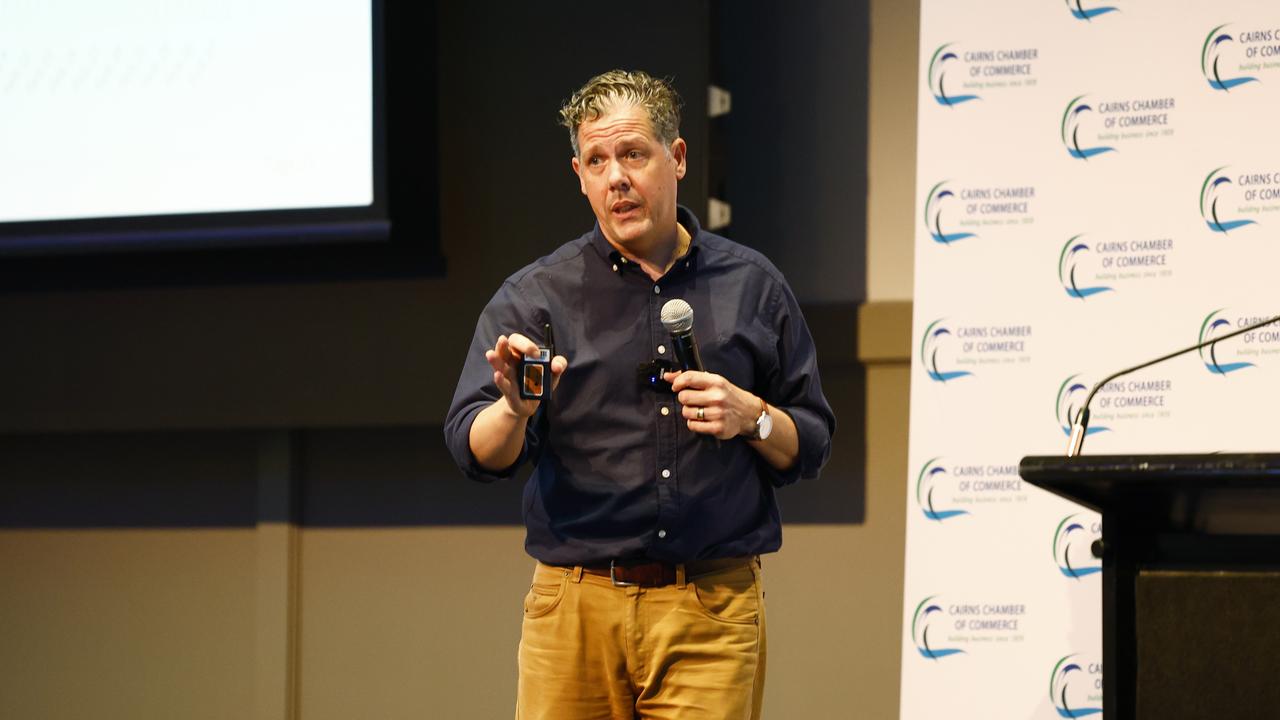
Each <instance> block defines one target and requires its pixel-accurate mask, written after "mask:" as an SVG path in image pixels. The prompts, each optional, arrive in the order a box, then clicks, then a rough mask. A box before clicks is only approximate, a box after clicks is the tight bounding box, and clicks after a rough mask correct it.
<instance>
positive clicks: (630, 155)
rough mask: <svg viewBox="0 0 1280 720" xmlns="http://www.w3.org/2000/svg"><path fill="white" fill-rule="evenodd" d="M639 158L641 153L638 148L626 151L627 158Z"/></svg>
mask: <svg viewBox="0 0 1280 720" xmlns="http://www.w3.org/2000/svg"><path fill="white" fill-rule="evenodd" d="M640 158H641V154H640V151H639V150H632V151H630V152H628V153H627V159H628V160H639V159H640Z"/></svg>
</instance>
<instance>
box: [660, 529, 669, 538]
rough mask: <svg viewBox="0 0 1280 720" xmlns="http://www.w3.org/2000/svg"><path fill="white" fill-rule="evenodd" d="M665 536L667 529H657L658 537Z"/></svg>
mask: <svg viewBox="0 0 1280 720" xmlns="http://www.w3.org/2000/svg"><path fill="white" fill-rule="evenodd" d="M666 536H667V531H666V530H659V531H658V537H660V538H664V537H666Z"/></svg>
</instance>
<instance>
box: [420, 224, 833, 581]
mask: <svg viewBox="0 0 1280 720" xmlns="http://www.w3.org/2000/svg"><path fill="white" fill-rule="evenodd" d="M678 220H679V222H680V224H681V225H683V226H684V227H685V229H686V230H688V231H689V233H690V234H691V235H692V237H693V241H692V244H691V246H690V248H689V251H688V253H686V254H685V255H684V256H683V257H681V258H680V259H679V260H678V261H677V262H676V264H675V265H674V266H673V267H672V268H671V270H670V271H669V272H667V274H666V275H664V276H663V277H662V278H661V279H660V280H658V281H657V282H654V281H653V280H651V279H650V278H649V277H648V276H647V275H646V274H645V273H644V271H643V270H641V269H640V267H639V266H637V265H636V264H635V263H632V262H629V261H626V260H625V258H624V257H623V256H622V255H621V254H620V253H618V252H617V250H615V249H614V248H613V246H612V245H610V244H609V242H608V241H607V240H606V239H605V237H604V235H603V234H601V232H600V227H599V225H598V224H597V225H596V227H595V229H594V230H592V232H590V233H587V234H586V235H583V236H582V237H580V238H578V239H577V240H574V241H573V242H570V243H568V244H566V245H564V246H562V247H561V248H560V249H558V250H557V251H555V252H554V253H552V254H550V255H548V256H546V257H544V258H541V259H540V260H538V261H536V262H534V263H533V264H531V265H529V266H527V267H525V268H523V269H522V270H520V271H519V272H517V273H515V274H514V275H512V276H511V277H509V278H508V279H507V280H506V281H505V282H504V283H503V284H502V287H501V288H499V290H498V292H497V294H495V295H494V297H493V299H492V300H490V301H489V304H488V306H487V307H486V308H485V309H484V312H483V314H481V316H480V320H479V322H478V323H477V325H476V333H475V337H474V339H473V340H472V343H471V348H470V350H469V351H468V354H467V359H466V364H465V366H464V367H463V370H462V376H461V377H460V378H459V379H458V388H457V391H456V392H455V393H454V397H453V403H452V405H451V406H450V408H449V415H448V417H447V419H446V421H445V439H446V442H447V443H448V446H449V449H450V452H451V453H452V454H453V457H454V459H455V460H456V461H457V462H458V465H459V467H461V468H462V470H463V472H465V473H466V474H467V475H468V476H469V477H471V478H473V479H477V480H493V479H497V478H501V477H507V476H510V475H511V474H513V473H514V472H515V471H516V470H517V469H518V468H519V466H520V465H521V464H522V463H524V462H525V461H526V460H529V459H533V460H534V462H535V463H536V465H535V469H534V472H533V474H532V475H531V476H530V478H529V480H528V482H527V484H526V485H525V488H524V509H523V515H524V520H525V525H526V527H527V530H528V534H527V535H526V539H525V548H526V549H527V550H528V552H529V554H530V555H532V556H533V557H535V558H537V559H538V560H541V561H543V562H545V563H548V564H553V565H599V564H607V563H608V562H609V561H610V560H613V559H628V560H629V559H641V558H649V559H654V560H665V561H668V562H684V561H689V560H695V559H708V558H719V557H733V556H742V555H754V554H759V553H767V552H772V551H774V550H777V549H778V548H779V547H780V546H781V544H782V527H781V519H780V517H779V513H778V505H777V501H776V500H775V498H774V489H775V488H776V487H780V486H782V485H786V484H789V483H792V482H794V481H795V480H796V479H797V478H801V477H804V478H812V477H816V476H817V474H818V470H819V469H820V468H821V467H822V465H823V464H824V463H825V462H826V460H827V457H828V455H829V454H830V448H831V434H832V432H833V431H834V429H835V416H834V415H833V414H832V412H831V407H830V406H829V405H828V404H827V401H826V398H825V397H823V394H822V383H821V382H820V381H819V379H818V364H817V357H816V352H815V349H814V346H813V339H812V337H811V336H810V334H809V329H808V327H807V326H806V325H805V322H804V317H803V316H802V315H801V313H800V308H799V306H798V305H797V303H796V299H795V296H794V295H793V294H792V293H791V289H790V288H789V287H788V286H787V284H786V281H785V280H784V279H783V277H782V274H781V273H779V272H778V269H777V268H775V267H774V266H773V264H772V263H770V262H769V261H768V260H767V259H765V257H764V256H763V255H761V254H760V253H758V252H756V251H754V250H751V249H749V248H746V247H743V246H741V245H738V244H737V243H734V242H732V241H730V240H727V239H725V238H722V237H719V236H717V235H714V234H711V233H709V232H706V231H704V230H702V229H701V228H700V227H699V225H698V221H697V219H696V218H695V217H694V216H693V214H692V213H690V212H689V211H688V210H687V209H685V208H683V207H681V208H679V211H678ZM672 298H683V299H684V300H685V301H687V302H688V303H689V304H690V305H691V306H692V307H693V311H694V326H693V330H694V336H695V337H696V338H697V340H698V343H699V347H700V350H701V353H702V359H703V362H704V364H705V366H706V368H707V371H708V372H714V373H718V374H720V375H723V376H724V377H726V378H727V379H728V380H729V381H730V382H732V383H733V384H735V385H737V386H738V387H740V388H743V389H746V390H749V391H751V392H752V393H755V394H756V395H759V396H760V397H762V398H764V399H765V400H766V401H767V402H768V403H769V405H770V406H771V407H772V408H773V411H774V412H778V411H781V412H785V413H787V414H788V415H789V416H790V417H791V418H792V420H794V421H795V425H796V430H797V432H798V434H799V440H800V454H799V457H798V459H797V460H796V462H795V464H794V465H793V466H792V467H791V468H790V469H788V470H787V471H785V472H778V471H776V470H774V469H773V468H772V467H770V466H769V465H768V464H767V463H766V462H765V461H764V460H763V459H762V458H761V457H760V456H759V455H758V454H757V453H756V451H755V450H753V449H752V448H751V447H750V445H748V444H747V441H746V440H745V439H744V438H734V439H732V440H726V441H722V442H720V443H719V444H717V443H716V442H715V441H714V440H713V439H711V438H709V437H708V436H704V435H698V434H696V433H694V432H692V431H690V430H689V428H688V426H687V425H686V423H685V420H684V418H683V417H682V416H681V414H680V406H679V404H678V403H677V401H676V398H675V396H673V395H671V394H670V393H669V392H666V393H664V392H660V391H656V390H654V389H652V388H649V387H645V386H643V385H642V384H641V382H639V378H638V377H637V367H638V366H640V365H642V364H644V363H646V362H649V361H652V360H655V359H666V360H670V361H673V362H674V359H675V358H674V356H673V354H672V348H671V337H670V335H668V334H667V332H666V330H665V328H664V327H663V325H662V322H661V320H660V319H659V317H660V316H659V312H660V310H661V308H662V305H663V304H664V303H665V302H667V301H668V300H670V299H672ZM547 322H550V323H551V325H552V328H553V330H554V332H555V345H556V351H557V353H558V354H561V355H564V356H565V357H566V358H567V359H568V360H569V366H568V369H567V370H566V371H565V373H564V375H563V377H562V378H561V381H560V384H559V386H558V387H557V389H556V391H555V394H554V395H553V397H552V398H551V400H550V401H549V402H547V403H545V404H544V406H543V407H542V408H540V409H539V411H538V413H539V415H535V418H534V420H532V421H530V423H529V425H528V429H527V430H526V435H525V443H524V449H523V450H522V451H521V453H520V457H519V458H518V459H517V460H516V462H515V463H514V464H513V465H512V466H511V467H510V468H507V469H506V470H505V471H503V472H499V473H490V472H487V471H485V470H484V469H483V468H481V467H480V466H479V465H478V464H476V462H475V458H474V456H473V455H472V453H471V448H470V443H469V441H468V438H469V435H470V432H471V423H472V422H473V421H474V420H475V417H476V415H477V414H478V413H479V412H480V411H481V410H482V409H483V408H484V407H485V406H487V405H488V404H490V403H492V402H493V401H494V400H496V399H497V398H498V397H500V393H499V391H498V389H497V387H496V386H495V385H494V384H493V370H492V368H490V366H489V364H488V362H486V361H485V359H484V353H485V350H486V349H489V348H492V347H493V345H494V343H495V342H496V341H497V339H498V336H499V335H503V334H507V335H509V334H511V333H517V332H518V333H521V334H523V335H525V336H527V337H529V338H530V339H532V340H534V341H535V342H538V343H539V344H540V345H544V342H543V329H542V328H543V325H544V324H545V323H547ZM540 416H542V417H540Z"/></svg>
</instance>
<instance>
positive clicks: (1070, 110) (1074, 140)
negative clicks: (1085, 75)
mask: <svg viewBox="0 0 1280 720" xmlns="http://www.w3.org/2000/svg"><path fill="white" fill-rule="evenodd" d="M1085 97H1086V96H1084V95H1080V96H1078V97H1075V98H1073V99H1072V100H1071V102H1069V103H1067V109H1066V110H1064V111H1062V127H1061V133H1062V144H1063V146H1064V147H1066V148H1067V154H1068V155H1070V156H1071V157H1073V158H1076V159H1077V160H1088V159H1089V158H1091V157H1093V156H1094V155H1101V154H1102V153H1107V152H1115V148H1113V147H1109V146H1106V145H1095V146H1093V147H1082V146H1081V145H1080V125H1081V124H1082V123H1083V122H1084V119H1085V117H1086V116H1085V113H1092V112H1093V107H1092V106H1090V105H1089V104H1088V103H1086V102H1084V99H1085Z"/></svg>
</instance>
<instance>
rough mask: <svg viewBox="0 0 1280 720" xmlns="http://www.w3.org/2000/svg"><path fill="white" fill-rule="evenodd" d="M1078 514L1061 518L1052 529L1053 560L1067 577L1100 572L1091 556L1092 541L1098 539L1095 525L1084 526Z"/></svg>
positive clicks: (1099, 567)
mask: <svg viewBox="0 0 1280 720" xmlns="http://www.w3.org/2000/svg"><path fill="white" fill-rule="evenodd" d="M1081 517H1082V516H1081V515H1079V514H1075V515H1068V516H1066V517H1064V518H1062V521H1061V522H1059V523H1058V527H1057V528H1055V529H1054V531H1053V562H1054V563H1055V564H1056V565H1057V566H1058V570H1059V571H1060V572H1061V573H1062V574H1063V575H1065V576H1066V577H1069V578H1075V579H1077V580H1078V579H1080V578H1082V577H1084V576H1086V575H1092V574H1094V573H1099V572H1102V565H1100V564H1098V562H1097V560H1096V559H1095V558H1094V557H1093V541H1094V540H1097V539H1098V532H1097V526H1096V525H1094V526H1093V529H1090V528H1086V527H1085V525H1084V522H1085V521H1082V520H1081V519H1080V518H1081Z"/></svg>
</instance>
